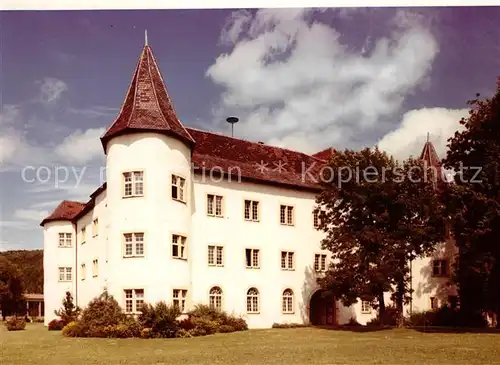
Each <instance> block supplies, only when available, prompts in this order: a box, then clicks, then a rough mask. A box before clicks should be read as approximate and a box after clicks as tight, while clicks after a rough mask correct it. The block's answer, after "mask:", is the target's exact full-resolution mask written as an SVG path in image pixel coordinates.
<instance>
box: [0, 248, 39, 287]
mask: <svg viewBox="0 0 500 365" xmlns="http://www.w3.org/2000/svg"><path fill="white" fill-rule="evenodd" d="M0 256H4V257H5V258H7V260H9V261H10V262H12V263H13V264H14V265H16V266H17V267H18V268H19V271H21V273H22V275H23V283H24V288H25V292H26V293H43V250H17V251H3V252H0Z"/></svg>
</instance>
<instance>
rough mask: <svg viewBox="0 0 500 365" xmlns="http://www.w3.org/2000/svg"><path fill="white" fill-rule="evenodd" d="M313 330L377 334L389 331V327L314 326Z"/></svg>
mask: <svg viewBox="0 0 500 365" xmlns="http://www.w3.org/2000/svg"><path fill="white" fill-rule="evenodd" d="M314 328H318V329H322V330H330V331H347V332H379V331H386V330H391V329H392V327H390V326H362V325H360V326H314Z"/></svg>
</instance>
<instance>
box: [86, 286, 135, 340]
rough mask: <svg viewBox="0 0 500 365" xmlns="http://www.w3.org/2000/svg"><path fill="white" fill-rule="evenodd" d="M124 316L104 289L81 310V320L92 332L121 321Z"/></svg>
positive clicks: (97, 331) (99, 331) (116, 303)
mask: <svg viewBox="0 0 500 365" xmlns="http://www.w3.org/2000/svg"><path fill="white" fill-rule="evenodd" d="M125 318H126V316H125V314H124V313H123V311H122V309H121V308H120V305H119V304H118V302H117V301H116V300H115V299H114V298H113V296H111V295H109V294H108V292H107V291H104V292H103V293H102V294H101V295H100V296H99V297H96V298H94V299H93V300H91V301H90V303H89V304H88V305H87V307H86V308H85V309H84V310H83V312H82V317H81V322H82V324H84V325H85V326H86V327H88V328H89V330H90V331H91V332H92V333H101V331H102V328H103V327H105V326H113V325H117V324H119V323H122V322H123V321H124V320H125ZM91 337H94V336H91ZM99 337H100V336H99Z"/></svg>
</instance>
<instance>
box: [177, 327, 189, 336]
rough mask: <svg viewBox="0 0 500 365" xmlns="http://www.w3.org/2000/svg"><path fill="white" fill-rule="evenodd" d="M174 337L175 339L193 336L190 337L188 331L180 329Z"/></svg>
mask: <svg viewBox="0 0 500 365" xmlns="http://www.w3.org/2000/svg"><path fill="white" fill-rule="evenodd" d="M175 337H177V338H190V337H193V336H191V333H189V331H187V330H185V329H184V328H180V329H179V331H177V334H176V336H175Z"/></svg>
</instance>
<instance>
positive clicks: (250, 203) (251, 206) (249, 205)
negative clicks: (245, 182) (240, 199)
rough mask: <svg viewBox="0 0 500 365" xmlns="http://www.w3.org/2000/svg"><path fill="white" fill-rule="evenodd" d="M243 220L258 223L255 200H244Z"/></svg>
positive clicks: (257, 209)
mask: <svg viewBox="0 0 500 365" xmlns="http://www.w3.org/2000/svg"><path fill="white" fill-rule="evenodd" d="M245 220H247V221H254V222H258V221H259V202H258V201H255V200H245Z"/></svg>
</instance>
